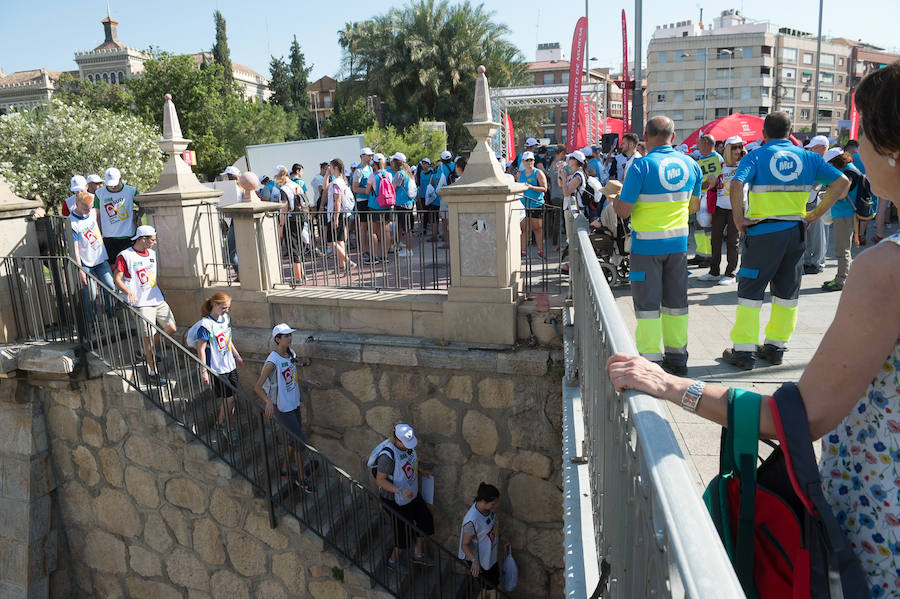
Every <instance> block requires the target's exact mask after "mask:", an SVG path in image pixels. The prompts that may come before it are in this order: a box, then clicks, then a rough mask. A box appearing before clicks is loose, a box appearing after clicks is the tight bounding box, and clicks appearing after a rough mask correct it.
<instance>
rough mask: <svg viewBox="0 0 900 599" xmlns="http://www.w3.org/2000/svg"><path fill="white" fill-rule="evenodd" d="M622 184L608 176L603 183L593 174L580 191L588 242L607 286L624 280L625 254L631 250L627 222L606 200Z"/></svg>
mask: <svg viewBox="0 0 900 599" xmlns="http://www.w3.org/2000/svg"><path fill="white" fill-rule="evenodd" d="M621 191H622V184H621V183H619V182H618V181H615V180H611V181H610V182H609V183H607V184H606V187H602V186H601V185H600V181H598V180H597V179H596V178H594V177H588V184H587V186H586V187H585V190H584V192H583V194H582V201H583V204H584V212H585V216H586V217H587V219H588V222H589V223H590V227H591V230H590V238H591V245H592V246H593V248H594V254H595V255H596V256H597V260H599V261H600V268H601V269H603V274H604V275H605V276H606V282H607V283H608V284H609V286H610V287H615V286H616V285H619V284H624V283H626V282H627V281H628V268H629V267H628V255H629V253H630V252H631V226H630V225H629V223H628V222H626V221H625V220H624V219H622V218H619V216H618V215H617V214H616V210H615V208H614V207H613V204H612V202H611V201H609V200H610V198H612V199H616V198H618V197H619V193H620V192H621Z"/></svg>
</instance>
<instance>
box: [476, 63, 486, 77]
mask: <svg viewBox="0 0 900 599" xmlns="http://www.w3.org/2000/svg"><path fill="white" fill-rule="evenodd" d="M476 70H477V71H478V74H479V75H484V72H485V71H486V70H487V69H485V68H484V65H483V64H480V65H478V68H477V69H476Z"/></svg>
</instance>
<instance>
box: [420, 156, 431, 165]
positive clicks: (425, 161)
mask: <svg viewBox="0 0 900 599" xmlns="http://www.w3.org/2000/svg"><path fill="white" fill-rule="evenodd" d="M422 162H424V163H425V164H431V158H429V157H428V156H426V157H425V158H423V159H422Z"/></svg>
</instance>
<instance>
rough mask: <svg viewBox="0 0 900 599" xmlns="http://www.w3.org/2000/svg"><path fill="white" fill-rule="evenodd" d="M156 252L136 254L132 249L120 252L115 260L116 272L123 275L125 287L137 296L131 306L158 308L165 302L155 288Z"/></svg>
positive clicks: (157, 288)
mask: <svg viewBox="0 0 900 599" xmlns="http://www.w3.org/2000/svg"><path fill="white" fill-rule="evenodd" d="M156 266H157V262H156V252H154V251H153V250H147V251H146V253H145V254H143V255H141V254H139V253H137V252H136V251H135V250H134V248H133V247H131V248H128V249H126V250H122V252H120V253H119V256H118V257H117V258H116V270H119V271H121V272H122V274H123V275H124V276H123V278H122V280H123V282H124V283H125V286H126V287H128V288H129V289H130V290H131V292H132V293H134V294H135V295H136V296H137V300H136V301H135V302H132V303H131V305H132V306H138V307H140V306H158V305H160V304H161V303H163V302H164V301H165V298H164V297H163V294H162V291H160V290H159V287H157V286H156Z"/></svg>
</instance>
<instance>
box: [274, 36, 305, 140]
mask: <svg viewBox="0 0 900 599" xmlns="http://www.w3.org/2000/svg"><path fill="white" fill-rule="evenodd" d="M310 71H312V66H308V67H307V66H306V56H305V55H304V54H303V51H302V50H301V49H300V42H298V41H297V36H296V35H295V36H294V41H293V42H292V43H291V48H290V51H289V53H288V61H287V62H285V60H284V58H283V57H279V58H275V57H274V56H273V57H272V58H271V61H270V63H269V89H270V90H272V96H271V97H270V98H269V103H270V104H275V105H277V106H282V107H283V108H284V110H285V111H287V112H288V113H291V114H293V115H294V117H295V119H296V122H297V128H296V130H295V132H294V134H293V137H292V138H293V139H307V138H309V137H312V136H313V135H315V132H316V125H315V121H314V120H313V117H312V111H311V110H310V108H309V73H310Z"/></svg>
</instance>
